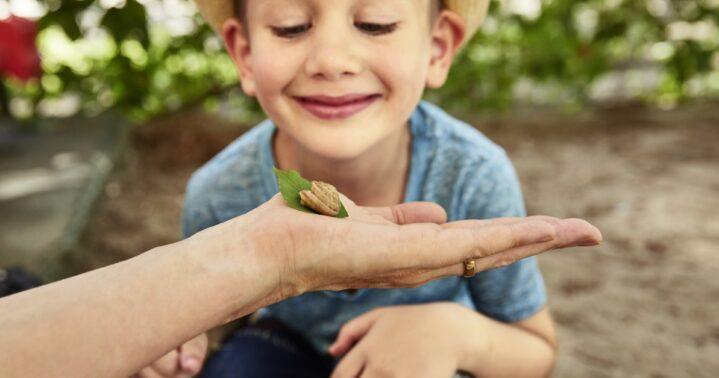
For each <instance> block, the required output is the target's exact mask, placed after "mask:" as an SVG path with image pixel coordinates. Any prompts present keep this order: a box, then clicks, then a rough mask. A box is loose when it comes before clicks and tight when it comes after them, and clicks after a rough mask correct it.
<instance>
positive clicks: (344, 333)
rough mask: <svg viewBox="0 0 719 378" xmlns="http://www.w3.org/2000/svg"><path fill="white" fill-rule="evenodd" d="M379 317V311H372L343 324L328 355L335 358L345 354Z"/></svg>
mask: <svg viewBox="0 0 719 378" xmlns="http://www.w3.org/2000/svg"><path fill="white" fill-rule="evenodd" d="M379 316H380V311H379V310H373V311H370V312H367V313H365V314H363V315H360V316H358V317H356V318H354V319H352V320H350V321H349V322H347V323H345V324H344V325H343V326H342V328H340V332H339V334H338V335H337V338H336V339H335V342H334V344H332V345H331V346H330V347H329V353H330V354H331V355H333V356H335V357H337V356H341V355H343V354H345V353H347V351H348V350H349V349H350V348H351V347H352V345H354V344H355V343H356V342H357V340H359V339H361V338H362V337H364V335H365V334H367V332H368V331H369V330H370V328H372V325H373V324H374V322H375V321H376V320H377V318H378V317H379Z"/></svg>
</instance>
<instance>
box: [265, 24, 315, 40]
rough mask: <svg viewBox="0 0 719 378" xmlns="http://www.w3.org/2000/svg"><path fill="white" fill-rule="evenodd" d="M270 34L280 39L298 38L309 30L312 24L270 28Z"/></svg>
mask: <svg viewBox="0 0 719 378" xmlns="http://www.w3.org/2000/svg"><path fill="white" fill-rule="evenodd" d="M271 28H272V33H274V34H275V35H276V36H278V37H281V38H294V37H298V36H300V35H301V34H302V33H305V32H306V31H308V30H310V28H312V24H304V25H296V26H288V27H275V26H272V27H271Z"/></svg>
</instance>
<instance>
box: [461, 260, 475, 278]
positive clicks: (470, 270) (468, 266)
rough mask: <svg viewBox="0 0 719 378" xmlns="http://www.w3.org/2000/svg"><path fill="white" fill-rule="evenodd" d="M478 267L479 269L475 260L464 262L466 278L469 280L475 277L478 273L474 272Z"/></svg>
mask: <svg viewBox="0 0 719 378" xmlns="http://www.w3.org/2000/svg"><path fill="white" fill-rule="evenodd" d="M476 267H477V264H476V263H475V262H474V260H467V261H465V262H464V276H465V277H467V278H469V277H474V275H475V273H476V272H475V271H474V269H475V268H476Z"/></svg>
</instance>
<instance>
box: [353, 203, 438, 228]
mask: <svg viewBox="0 0 719 378" xmlns="http://www.w3.org/2000/svg"><path fill="white" fill-rule="evenodd" d="M362 208H363V209H364V210H365V211H366V212H368V213H369V214H372V215H379V216H381V217H382V218H384V219H386V220H388V221H390V222H392V223H395V224H399V225H402V224H412V223H437V224H441V223H445V222H447V212H445V211H444V208H442V206H439V205H437V204H436V203H433V202H407V203H402V204H399V205H394V206H389V207H362Z"/></svg>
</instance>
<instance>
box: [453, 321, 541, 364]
mask: <svg viewBox="0 0 719 378" xmlns="http://www.w3.org/2000/svg"><path fill="white" fill-rule="evenodd" d="M481 322H490V323H491V324H489V325H488V324H486V323H485V324H479V323H481ZM472 330H476V331H475V333H474V335H472ZM468 331H469V332H468V335H469V337H470V338H471V340H470V341H469V342H468V343H466V345H467V346H468V348H466V350H467V353H466V354H465V356H466V357H465V358H464V360H465V361H466V364H465V365H464V366H461V368H462V369H463V370H466V371H467V372H470V373H472V374H473V375H475V376H477V377H547V376H549V375H550V374H551V371H552V368H553V366H554V359H555V346H554V345H552V344H551V343H550V342H549V341H547V340H545V339H543V338H542V337H540V336H539V335H536V334H534V333H531V332H529V331H527V330H524V329H522V328H519V327H517V326H513V325H511V324H506V323H501V322H497V321H495V320H492V319H489V318H486V317H476V322H475V326H473V327H472V326H470V327H469V329H468ZM479 332H481V333H483V334H481V335H480V334H479Z"/></svg>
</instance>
